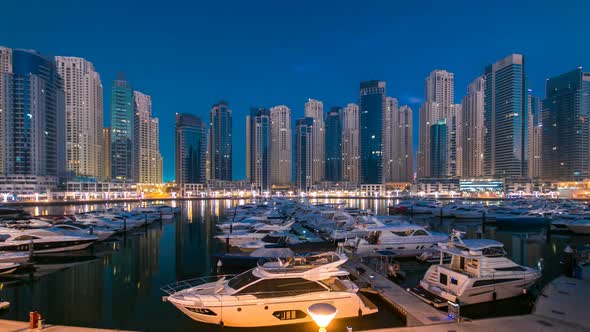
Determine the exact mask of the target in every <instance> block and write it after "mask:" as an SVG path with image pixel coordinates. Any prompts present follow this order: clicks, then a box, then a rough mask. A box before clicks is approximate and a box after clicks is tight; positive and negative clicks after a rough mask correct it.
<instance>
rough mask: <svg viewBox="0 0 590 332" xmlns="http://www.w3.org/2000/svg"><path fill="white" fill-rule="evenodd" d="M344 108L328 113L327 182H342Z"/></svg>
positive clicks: (337, 108) (331, 110)
mask: <svg viewBox="0 0 590 332" xmlns="http://www.w3.org/2000/svg"><path fill="white" fill-rule="evenodd" d="M342 124H343V119H342V107H332V108H331V109H330V111H329V112H327V113H326V180H327V181H341V180H342Z"/></svg>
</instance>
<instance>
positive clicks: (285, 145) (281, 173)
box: [270, 105, 293, 187]
mask: <svg viewBox="0 0 590 332" xmlns="http://www.w3.org/2000/svg"><path fill="white" fill-rule="evenodd" d="M270 121H271V123H270V131H271V153H270V160H271V174H272V176H271V184H272V186H281V187H286V186H289V185H291V170H292V167H293V163H292V158H293V150H292V145H293V144H292V142H291V141H292V136H293V135H292V132H291V109H290V108H289V107H287V106H285V105H279V106H275V107H273V108H271V109H270Z"/></svg>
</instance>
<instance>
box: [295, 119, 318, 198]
mask: <svg viewBox="0 0 590 332" xmlns="http://www.w3.org/2000/svg"><path fill="white" fill-rule="evenodd" d="M313 126H314V118H311V117H306V118H303V119H298V120H297V121H296V123H295V187H296V188H297V189H298V190H300V191H302V192H306V191H309V190H311V189H312V186H313V184H314V181H313V171H314V167H313V163H312V161H313V148H312V144H311V143H312V142H313V135H314V130H313Z"/></svg>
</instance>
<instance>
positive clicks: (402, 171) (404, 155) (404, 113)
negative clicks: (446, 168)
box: [390, 105, 414, 182]
mask: <svg viewBox="0 0 590 332" xmlns="http://www.w3.org/2000/svg"><path fill="white" fill-rule="evenodd" d="M412 131H413V118H412V109H411V108H410V107H409V106H407V105H404V106H402V107H400V108H399V110H398V111H397V112H396V113H394V114H393V140H392V142H393V146H394V148H393V151H392V155H393V161H394V164H393V172H392V174H391V178H390V180H391V181H390V182H411V181H412V180H413V179H414V142H413V133H412Z"/></svg>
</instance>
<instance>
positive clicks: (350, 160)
mask: <svg viewBox="0 0 590 332" xmlns="http://www.w3.org/2000/svg"><path fill="white" fill-rule="evenodd" d="M342 118H343V125H342V180H344V181H347V182H350V183H354V184H357V183H358V182H359V179H360V176H359V175H360V124H359V122H360V114H359V106H358V105H357V104H353V103H350V104H348V105H346V107H345V108H344V109H343V110H342Z"/></svg>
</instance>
